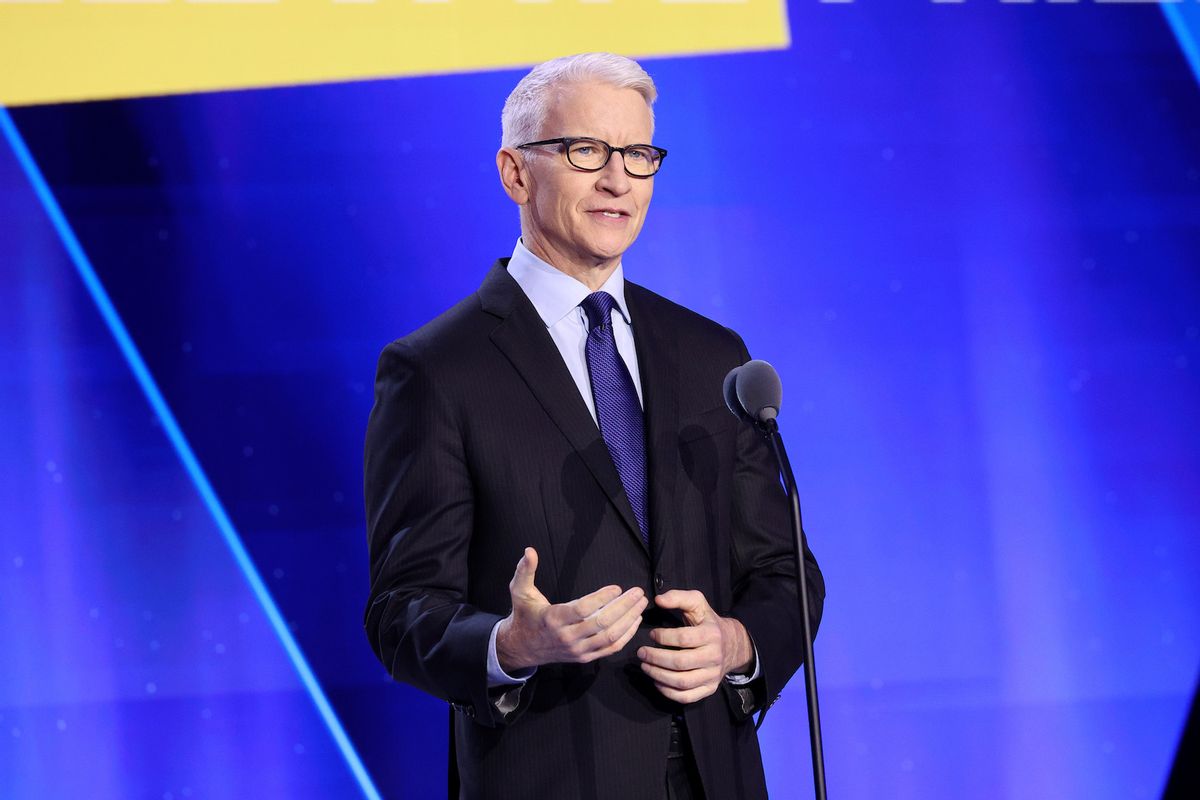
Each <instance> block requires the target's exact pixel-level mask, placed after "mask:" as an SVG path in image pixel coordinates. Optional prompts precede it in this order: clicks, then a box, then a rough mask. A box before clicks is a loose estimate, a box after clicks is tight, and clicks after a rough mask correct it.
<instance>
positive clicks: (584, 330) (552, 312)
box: [487, 239, 759, 711]
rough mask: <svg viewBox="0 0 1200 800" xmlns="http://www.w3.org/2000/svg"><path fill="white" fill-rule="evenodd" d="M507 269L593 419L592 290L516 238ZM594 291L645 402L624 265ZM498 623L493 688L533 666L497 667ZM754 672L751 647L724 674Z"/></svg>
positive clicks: (740, 678)
mask: <svg viewBox="0 0 1200 800" xmlns="http://www.w3.org/2000/svg"><path fill="white" fill-rule="evenodd" d="M508 274H509V275H511V276H512V277H513V279H514V280H515V281H516V282H517V284H518V285H519V286H520V287H521V290H522V291H523V292H525V296H526V297H528V298H529V302H531V303H533V307H534V309H536V310H537V313H538V316H539V317H541V318H542V322H544V323H545V324H546V330H547V331H548V332H549V333H550V338H551V339H553V340H554V344H555V346H556V347H558V352H559V353H560V354H561V355H562V358H563V361H564V362H565V363H566V365H567V370H568V371H569V372H570V373H571V377H572V378H573V379H574V380H575V385H576V386H577V387H578V388H579V394H580V395H582V396H583V401H584V402H585V403H587V407H588V411H589V412H590V413H591V415H592V421H593V422H596V424H597V425H599V424H600V423H599V422H598V421H597V418H596V402H595V400H593V399H592V380H591V376H589V375H588V368H587V357H586V355H585V348H586V347H587V336H588V321H587V314H586V313H585V312H584V310H583V309H582V308H580V306H579V304H580V303H582V302H583V299H584V298H585V297H587V296H588V295H589V294H591V293H592V290H591V289H589V288H588V287H587V286H585V285H584V284H583V283H581V282H579V281H577V280H576V279H574V278H572V277H571V276H570V275H568V274H567V273H565V272H563V271H561V270H559V269H556V268H555V267H553V266H551V265H550V264H547V263H546V262H545V261H543V260H542V259H540V258H538V257H537V256H535V255H534V254H533V253H531V252H530V251H529V249H528V248H526V247H525V245H524V244H523V243H522V242H521V240H520V239H518V240H517V246H516V247H515V248H513V254H512V258H511V259H509V262H508ZM598 291H601V292H608V293H609V294H610V295H612V296H613V299H614V300H616V301H617V305H616V308H615V309H614V311H619V312H620V313H614V315H613V316H614V319H613V338H615V339H616V342H617V352H618V353H620V355H621V360H623V361H624V362H625V366H626V367H627V368H628V369H629V375H630V377H632V378H633V386H634V388H635V389H637V395H638V402H639V403H641V404H642V407H643V408H645V405H646V402H645V399H644V394H643V392H642V379H641V372H640V371H639V370H638V361H637V351H636V350H635V348H634V345H633V328H632V327H631V326H632V324H633V320H632V319H631V318H630V316H629V306H627V305H626V304H625V271H624V267H623V266H622V265H621V264H617V268H616V269H615V270H613V273H612V275H609V276H608V280H606V281H605V282H604V285H603V286H601V287H600V289H599V290H598ZM499 628H500V624H499V623H496V625H495V626H493V627H492V636H491V639H490V640H489V642H488V663H487V667H488V669H487V673H488V686H489V687H492V688H496V687H501V686H514V685H520V684H523V683H524V682H525V681H527V680H529V678H530V677H532V676H533V673H534V672H536V671H537V668H536V667H534V668H531V669H528V670H522V671H521V672H518V673H517V674H515V675H509V674H508V673H506V672H505V671H504V670H503V669H501V668H500V660H499V658H497V656H496V632H497V631H498V630H499ZM758 673H759V666H758V652H757V649H756V651H755V654H754V674H753V675H751V676H749V677H746V676H744V675H727V676H726V679H727V680H729V681H731V682H732V683H737V684H743V683H749V682H750V681H752V680H754V679H755V678H757V677H758ZM505 705H512V706H515V705H516V701H515V698H514V699H511V700H509V698H507V696H506V697H505V699H504V700H502V701H501V709H500V710H501V711H505V708H504V707H503V706H505Z"/></svg>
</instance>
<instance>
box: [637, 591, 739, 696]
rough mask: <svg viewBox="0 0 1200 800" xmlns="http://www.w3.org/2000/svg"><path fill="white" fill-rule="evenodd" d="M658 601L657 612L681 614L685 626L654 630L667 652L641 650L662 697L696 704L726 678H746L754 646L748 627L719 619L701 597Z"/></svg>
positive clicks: (676, 595) (675, 594)
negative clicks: (744, 674)
mask: <svg viewBox="0 0 1200 800" xmlns="http://www.w3.org/2000/svg"><path fill="white" fill-rule="evenodd" d="M654 602H655V603H657V604H658V607H659V608H670V609H675V610H677V611H682V612H683V619H684V622H686V623H687V626H686V627H683V628H655V629H654V630H652V631H650V638H651V639H653V640H654V642H655V643H656V644H659V645H663V647H641V648H639V649H638V653H637V655H638V658H639V659H641V662H642V671H643V672H645V673H646V674H647V675H649V676H650V678H651V679H652V680H653V681H654V685H655V686H657V687H658V690H659V691H660V692H662V694H663V696H664V697H666V698H668V699H670V700H674V701H676V702H679V703H695V702H696V701H697V700H703V699H704V698H705V697H708V696H709V695H710V694H712V693H713V692H715V691H716V690H717V687H718V686H720V685H721V681H722V680H724V679H725V676H726V675H728V674H731V673H747V674H748V673H749V672H750V670H751V669H752V668H753V666H754V647H753V645H752V644H751V643H750V634H748V633H747V632H746V628H745V626H743V625H742V623H740V622H738V621H737V620H736V619H730V618H727V617H722V616H720V615H718V614H717V612H715V611H713V610H712V607H711V606H709V604H708V601H707V600H706V599H705V598H704V595H703V594H702V593H701V592H698V591H695V590H691V589H672V590H671V591H669V592H663V593H662V594H660V595H658V596H657V597H655V598H654ZM668 647H670V648H678V649H672V650H668V649H666V648H668Z"/></svg>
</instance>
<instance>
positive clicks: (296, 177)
mask: <svg viewBox="0 0 1200 800" xmlns="http://www.w3.org/2000/svg"><path fill="white" fill-rule="evenodd" d="M790 19H791V27H792V36H793V46H792V47H791V48H790V49H788V50H786V51H782V52H768V53H758V54H739V55H729V56H714V57H704V58H678V59H666V60H651V61H647V62H646V66H647V67H648V68H649V70H650V71H651V73H652V74H653V75H654V77H655V78H656V80H657V81H658V84H659V88H660V91H661V97H662V99H661V101H660V104H659V106H658V110H657V114H658V120H659V125H658V131H657V134H656V141H657V142H658V143H659V144H661V145H663V146H665V147H667V148H669V149H670V151H671V157H670V159H668V161H667V162H666V165H665V167H664V170H663V172H662V173H661V174H660V176H659V177H658V178H657V179H656V192H655V199H654V203H653V206H652V208H651V211H650V214H649V218H648V222H647V225H646V228H645V231H644V232H643V234H642V237H641V239H640V240H639V242H638V243H637V244H636V245H635V247H634V248H633V249H632V250H631V251H630V252H629V253H628V254H627V256H626V259H625V265H626V271H627V274H628V276H629V277H630V278H631V279H633V280H635V281H638V282H641V283H644V284H646V285H648V286H649V287H651V288H653V289H655V290H657V291H659V292H661V293H663V294H665V295H667V296H668V297H671V298H673V299H675V300H677V301H679V302H682V303H684V304H686V305H688V306H691V307H692V308H695V309H697V310H698V311H700V312H701V313H704V314H706V315H708V316H710V317H712V318H714V319H716V320H719V321H721V322H722V323H724V324H727V325H729V326H732V327H734V328H736V329H737V330H739V331H740V332H741V333H742V334H743V335H744V337H745V339H746V341H747V342H748V344H749V346H750V348H751V351H752V352H753V354H754V355H755V356H757V357H761V358H766V359H768V360H770V361H772V362H773V363H774V364H775V365H776V366H777V367H778V368H779V371H780V372H781V373H782V376H783V379H784V383H785V392H784V409H783V416H782V423H783V426H784V430H785V433H786V436H787V438H788V441H789V443H790V446H791V449H792V453H793V459H794V462H795V466H796V468H797V471H798V478H799V481H800V485H801V491H802V495H803V499H804V502H805V517H806V524H807V526H808V529H809V531H808V532H809V536H810V540H811V543H812V547H813V549H814V551H815V552H816V554H817V556H818V558H819V559H820V561H821V565H822V567H823V569H824V572H825V575H826V579H827V581H828V586H829V594H828V601H827V604H826V613H825V619H824V622H823V624H822V626H821V632H820V636H819V638H818V642H817V647H816V650H817V661H818V666H819V669H820V675H821V679H822V681H821V682H822V689H823V710H824V717H825V725H826V730H825V735H826V750H827V758H828V771H829V781H830V788H831V794H832V795H833V796H835V797H839V798H862V799H864V800H866V799H867V798H872V799H873V798H922V800H933V799H934V798H943V799H945V800H950V799H951V798H953V799H954V800H958V799H959V798H966V797H969V798H1055V799H1056V800H1062V799H1066V798H1081V799H1083V798H1086V799H1087V800H1106V799H1108V798H1111V799H1112V800H1117V799H1118V798H1120V800H1128V798H1153V797H1157V796H1158V793H1159V792H1160V791H1161V788H1162V786H1163V784H1164V781H1165V778H1166V775H1167V772H1168V770H1169V767H1170V764H1171V760H1172V758H1173V755H1174V751H1175V745H1176V742H1177V741H1178V737H1179V734H1180V731H1181V726H1182V725H1183V721H1184V718H1185V715H1186V711H1187V707H1188V705H1189V702H1190V699H1191V696H1192V692H1193V690H1194V688H1195V685H1196V678H1197V668H1198V666H1200V613H1198V609H1200V536H1198V533H1200V414H1198V413H1197V409H1200V382H1198V381H1197V375H1198V374H1200V89H1198V87H1197V82H1196V76H1195V75H1194V74H1193V73H1192V71H1191V69H1190V68H1189V64H1188V61H1187V59H1186V57H1185V52H1186V48H1181V47H1180V43H1179V41H1178V40H1177V38H1176V34H1177V33H1178V32H1179V31H1183V30H1185V29H1182V28H1181V29H1179V31H1175V32H1173V30H1172V27H1171V26H1170V25H1168V24H1167V21H1166V20H1165V19H1164V16H1163V14H1162V13H1161V12H1160V10H1159V9H1157V8H1154V7H1145V6H1142V7H1129V6H1116V7H1114V6H1111V5H1095V4H1074V5H1067V6H1064V5H1041V4H1038V5H1032V6H1022V7H1014V6H1012V5H1008V4H1002V3H998V2H996V3H992V2H977V3H968V4H965V5H955V6H947V5H944V4H932V3H916V2H914V3H907V4H898V3H897V4H887V5H886V6H885V5H884V4H879V3H877V4H857V5H854V6H852V7H830V6H828V5H823V4H819V3H815V2H812V3H810V2H796V3H793V5H792V7H791V9H790ZM519 76H520V72H518V71H512V72H500V73H487V74H472V75H462V76H443V77H430V78H417V79H404V80H395V81H377V82H367V83H360V84H351V85H335V86H318V87H308V88H296V89H276V90H263V91H246V92H230V93H216V94H208V95H200V96H186V97H171V98H158V99H143V100H136V101H122V102H102V103H88V104H77V105H68V106H58V107H40V108H27V109H18V110H13V111H12V112H11V124H10V122H9V120H8V119H4V122H5V124H6V126H8V127H6V129H5V135H6V140H5V147H4V148H3V150H0V286H2V287H3V293H4V294H3V296H4V304H3V309H4V310H3V313H2V314H0V366H2V372H0V407H2V408H3V415H2V416H0V469H2V472H3V480H0V517H2V519H3V522H2V523H0V524H2V526H3V539H2V541H0V619H2V620H3V623H2V624H0V796H3V797H5V798H14V799H18V798H19V799H21V800H24V799H25V798H29V799H33V798H37V800H43V799H44V798H73V797H97V798H166V799H168V800H176V799H177V798H193V797H194V798H276V797H278V798H289V799H293V800H294V799H295V798H335V797H336V798H341V797H354V796H367V797H377V796H383V797H387V798H425V797H435V796H439V795H440V794H441V793H443V792H444V781H445V761H446V744H447V709H446V705H445V704H444V703H441V702H439V701H436V700H433V699H431V698H428V697H425V696H423V695H421V694H419V693H418V692H416V691H414V690H411V689H409V688H407V687H404V686H400V685H397V684H394V683H391V682H389V680H388V678H387V676H386V675H385V673H384V670H383V668H382V667H381V666H380V665H379V664H378V663H377V662H376V661H375V659H374V657H373V656H372V654H371V652H370V650H369V648H368V646H367V643H366V639H365V637H364V635H363V631H362V625H361V619H362V611H363V606H364V602H365V599H366V592H367V578H366V542H365V528H364V520H363V508H362V495H361V457H362V451H361V448H362V440H363V432H364V427H365V423H366V418H367V413H368V411H369V409H370V406H371V402H372V379H373V375H374V369H375V363H376V358H377V356H378V353H379V351H380V349H381V348H382V347H383V345H384V344H386V343H387V342H388V341H390V340H392V339H394V338H397V337H399V336H402V335H404V334H406V333H408V332H409V331H411V330H413V329H414V328H416V327H417V326H419V325H420V324H422V323H423V322H425V321H426V320H428V319H429V318H431V317H432V316H434V315H435V314H437V313H438V312H439V311H441V310H442V309H444V308H446V307H447V306H449V305H450V304H452V303H453V302H455V301H456V300H457V299H459V298H460V297H462V296H463V295H465V294H467V293H469V292H471V291H472V290H473V289H474V288H475V287H476V286H477V284H478V282H479V281H480V279H481V278H482V276H483V274H484V273H485V271H486V270H487V268H488V267H489V265H490V264H491V263H492V261H493V260H494V259H495V258H496V257H498V256H503V255H507V254H508V253H509V252H510V251H511V249H512V246H513V242H514V241H515V239H516V236H517V233H518V229H517V218H516V211H515V208H514V207H513V206H512V205H511V203H510V202H509V201H508V199H507V198H506V197H505V196H504V195H503V193H502V191H501V189H500V186H499V184H498V181H497V178H496V174H495V166H494V159H493V157H494V153H495V150H496V147H497V143H498V139H499V109H500V106H501V104H502V102H503V100H504V97H505V95H506V94H507V92H508V90H509V89H510V88H511V87H512V85H513V84H514V83H515V82H516V80H517V79H518V78H519ZM22 142H24V143H25V144H27V145H28V152H26V151H24V150H22ZM37 174H40V175H43V176H44V179H45V186H40V185H39V184H37V182H36V180H33V181H31V176H34V177H36V175H37ZM42 190H44V191H42ZM56 208H61V211H62V217H61V218H59V217H56V216H55V215H54V213H53V212H54V209H56ZM72 236H74V237H77V240H76V239H73V238H72ZM76 243H77V247H76ZM89 270H94V276H93V274H92V272H90V271H89ZM89 277H94V278H95V280H94V281H92V282H89V281H88V280H85V278H89ZM104 297H107V298H110V299H111V304H112V305H111V307H109V306H106V305H105V304H104ZM114 332H115V333H114ZM124 335H127V336H128V340H126V339H124V338H122V337H123V336H124ZM692 357H695V358H703V357H704V354H703V353H695V354H692ZM159 393H160V394H159ZM243 547H244V549H242V548H243ZM777 709H778V710H777V711H773V712H772V714H771V717H770V719H769V720H768V721H767V723H766V725H765V726H764V728H763V730H762V738H763V743H764V745H763V746H764V756H765V759H766V764H767V770H768V778H769V782H770V786H771V789H772V796H774V797H779V798H803V797H808V796H810V794H809V793H810V791H811V784H810V775H809V772H808V757H807V755H806V733H805V732H806V727H805V716H804V713H805V712H804V702H803V690H802V686H801V681H800V679H799V677H797V678H796V680H794V681H793V684H792V685H791V686H789V687H788V688H787V690H786V691H785V693H784V699H783V700H782V701H781V703H780V705H779V706H777ZM567 768H569V765H568V767H567Z"/></svg>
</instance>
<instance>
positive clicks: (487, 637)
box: [365, 54, 825, 800]
mask: <svg viewBox="0 0 1200 800" xmlns="http://www.w3.org/2000/svg"><path fill="white" fill-rule="evenodd" d="M655 97H656V92H655V88H654V84H653V82H652V81H651V79H650V77H649V76H648V75H647V74H646V73H645V72H644V71H643V70H642V69H641V67H640V66H638V65H637V64H636V63H635V62H633V61H630V60H629V59H625V58H622V57H619V56H614V55H610V54H587V55H582V56H572V57H568V58H563V59H556V60H554V61H550V62H547V63H545V64H542V65H539V66H538V67H536V68H535V69H534V70H533V71H532V72H530V73H529V75H527V76H526V77H525V78H524V79H522V81H521V82H520V83H519V84H518V85H517V87H516V88H515V89H514V90H513V93H512V94H511V95H510V97H509V99H508V101H507V102H506V104H505V107H504V112H503V114H502V127H503V140H502V144H503V146H502V147H501V149H500V151H499V153H498V154H497V165H498V168H499V173H500V179H501V182H502V183H503V185H504V189H505V191H506V192H507V193H508V195H509V197H511V198H512V200H513V201H514V202H515V203H516V204H517V206H518V207H519V209H520V220H521V238H520V240H519V241H518V242H517V245H516V248H515V250H514V252H513V255H512V257H511V258H510V259H501V260H500V261H499V262H497V263H496V265H495V266H493V267H492V269H491V270H490V272H489V273H488V274H487V276H486V277H485V279H484V281H483V284H482V286H481V287H480V288H479V290H478V291H477V292H476V293H475V294H473V295H471V296H469V297H467V298H466V299H464V300H463V301H461V302H460V303H459V304H458V305H456V306H454V307H453V308H451V309H450V310H449V311H447V312H445V313H444V314H442V315H441V316H439V317H438V318H436V319H434V320H433V321H432V322H430V323H428V324H427V325H425V326H424V327H422V328H421V329H420V330H418V331H416V332H414V333H412V334H410V335H409V336H407V337H405V338H403V339H400V340H398V341H396V342H393V343H392V344H390V345H388V347H387V348H386V349H385V350H384V352H383V355H382V356H381V358H380V362H379V369H378V374H377V379H376V390H375V391H376V394H375V406H374V409H373V410H372V412H371V418H370V422H369V424H368V430H367V439H366V457H365V490H366V505H367V522H368V528H369V545H370V560H371V594H370V600H369V602H368V607H367V611H366V622H365V624H366V629H367V635H368V637H369V639H370V641H371V644H372V646H373V648H374V649H375V652H376V654H377V655H378V656H379V658H380V660H381V661H382V662H383V663H384V665H385V666H386V667H387V668H388V670H389V671H390V673H391V674H392V676H393V677H394V678H395V679H396V680H401V681H404V682H406V683H410V684H412V685H414V686H416V687H418V688H420V689H422V690H424V691H427V692H429V693H430V694H433V695H435V696H437V697H439V698H443V699H445V700H447V701H448V702H449V703H450V705H451V708H452V711H451V724H452V729H453V736H452V744H453V753H452V756H451V757H452V759H453V760H454V761H453V763H452V771H451V773H452V780H451V784H452V786H451V791H452V793H458V794H459V795H460V796H462V797H469V798H492V797H495V798H554V800H559V799H560V798H561V799H563V800H568V799H569V798H622V799H628V798H634V799H640V798H646V800H651V799H652V800H663V798H700V797H708V798H711V799H712V800H723V798H736V797H751V798H756V797H765V796H766V782H765V778H764V775H763V770H762V761H761V757H760V754H759V748H758V739H757V733H756V729H755V725H754V722H753V714H754V713H755V712H758V711H761V712H764V713H765V711H766V709H767V707H768V706H769V705H770V703H771V702H773V698H775V697H777V695H778V692H779V691H780V689H781V688H782V686H783V685H784V684H785V683H786V682H787V680H788V679H789V678H790V677H791V676H792V674H793V673H794V672H795V670H796V669H797V668H798V666H799V665H800V662H801V658H802V652H803V646H802V639H801V636H802V634H801V632H800V631H801V624H800V619H799V612H798V611H797V598H796V575H795V569H794V566H793V559H792V551H791V547H792V544H791V532H790V528H789V523H788V512H787V506H786V498H785V495H784V493H783V491H782V489H781V487H780V484H779V480H778V475H777V470H776V467H775V464H774V462H773V460H772V456H771V454H770V452H769V450H768V449H767V446H766V445H765V443H764V442H763V441H762V440H761V439H760V438H759V437H758V436H757V435H756V434H755V433H754V431H753V430H752V429H751V428H749V427H748V426H745V425H739V424H737V421H736V420H735V419H734V417H732V416H731V415H730V414H729V412H728V411H727V410H726V409H725V408H724V405H723V402H722V396H721V383H722V379H723V378H724V376H725V374H726V373H727V372H728V370H729V369H731V368H732V367H734V366H737V365H739V364H742V363H744V362H745V361H746V360H747V359H748V358H749V355H748V353H747V352H746V348H745V346H744V345H743V343H742V341H741V339H740V338H739V337H738V336H737V335H736V334H734V333H733V332H731V331H729V330H728V329H726V328H724V327H722V326H720V325H718V324H716V323H714V322H711V321H710V320H707V319H705V318H704V317H701V316H699V315H698V314H695V313H693V312H691V311H688V310H687V309H685V308H683V307H681V306H678V305H676V304H674V303H671V302H670V301H668V300H666V299H664V298H662V297H660V296H658V295H656V294H654V293H653V292H650V291H648V290H647V289H644V288H642V287H640V286H638V285H636V284H634V283H631V282H628V281H626V280H625V278H624V271H623V268H622V260H621V259H622V254H623V253H624V252H625V251H626V250H627V249H628V248H629V246H630V245H632V244H633V242H634V240H635V239H636V238H637V235H638V233H639V231H640V230H641V227H642V223H643V221H644V220H645V216H646V211H647V208H648V207H649V204H650V199H651V195H652V193H653V188H654V180H655V175H656V174H657V172H658V170H659V168H660V167H661V165H662V163H663V158H664V157H665V155H666V152H665V151H664V150H662V149H660V148H657V147H655V146H653V145H650V144H649V142H650V141H651V140H652V135H653V124H654V122H653V114H652V104H653V102H654V100H655ZM805 566H806V571H807V577H808V586H809V592H810V597H809V605H810V609H812V613H813V620H812V622H813V626H814V629H815V626H816V623H817V622H819V619H820V613H821V608H822V602H823V599H824V593H825V592H824V583H823V581H822V579H821V574H820V571H819V569H818V568H817V565H816V562H815V560H814V559H813V558H812V555H811V553H808V552H807V551H806V552H805ZM760 719H761V717H760ZM456 787H457V788H456Z"/></svg>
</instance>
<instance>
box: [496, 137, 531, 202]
mask: <svg viewBox="0 0 1200 800" xmlns="http://www.w3.org/2000/svg"><path fill="white" fill-rule="evenodd" d="M496 169H497V170H499V172H500V183H502V184H504V191H505V192H507V193H508V196H509V197H511V198H512V201H513V202H514V203H516V204H517V205H519V206H523V205H525V204H526V203H528V202H529V172H528V170H526V169H525V159H523V158H522V157H521V155H520V154H519V153H518V152H517V151H516V150H514V149H513V148H511V147H501V148H500V150H499V151H498V152H497V153H496Z"/></svg>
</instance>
